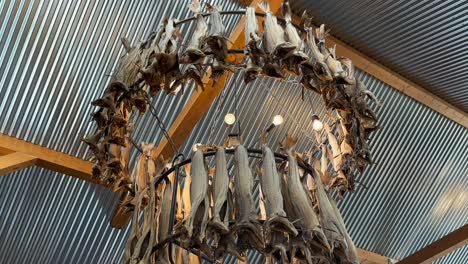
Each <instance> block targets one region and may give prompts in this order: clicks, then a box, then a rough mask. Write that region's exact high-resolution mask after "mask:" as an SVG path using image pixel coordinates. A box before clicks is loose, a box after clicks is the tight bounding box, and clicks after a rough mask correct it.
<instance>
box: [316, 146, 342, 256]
mask: <svg viewBox="0 0 468 264" xmlns="http://www.w3.org/2000/svg"><path fill="white" fill-rule="evenodd" d="M321 159H322V166H327V162H326V160H327V157H326V145H325V144H322V158H321ZM323 161H324V162H323ZM326 170H327V168H326V167H325V168H320V170H316V171H315V173H314V175H313V178H314V183H315V198H316V201H317V204H318V208H319V212H320V214H319V215H320V218H319V219H320V224H321V226H322V228H323V232H324V234H325V236H326V237H327V239H328V243H329V244H330V246H331V250H332V251H335V250H336V251H337V252H338V251H344V250H346V248H347V245H346V241H345V239H344V237H343V236H342V235H341V232H340V227H339V225H340V223H339V222H338V221H339V220H338V219H336V215H335V212H334V210H333V207H332V205H331V204H330V201H329V200H328V197H327V192H326V190H325V187H324V185H323V183H322V172H325V173H326Z"/></svg>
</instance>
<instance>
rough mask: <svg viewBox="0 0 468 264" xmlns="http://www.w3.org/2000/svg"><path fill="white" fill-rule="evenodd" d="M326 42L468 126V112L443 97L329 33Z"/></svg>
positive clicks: (447, 115)
mask: <svg viewBox="0 0 468 264" xmlns="http://www.w3.org/2000/svg"><path fill="white" fill-rule="evenodd" d="M293 21H294V22H295V23H299V21H300V19H299V17H298V16H293ZM326 43H327V46H333V45H336V54H337V55H338V56H343V57H347V58H349V59H351V60H352V61H353V63H354V65H355V66H356V67H357V68H359V69H360V70H363V71H365V72H367V73H368V74H370V75H372V76H374V77H375V78H377V79H379V80H381V81H383V82H384V83H386V84H388V85H390V86H392V87H393V88H395V89H396V90H398V91H400V92H402V93H404V94H405V95H407V96H409V97H411V98H413V99H414V100H416V101H418V102H420V103H422V104H424V105H426V106H427V107H429V108H431V109H432V110H434V111H436V112H438V113H440V114H442V115H444V116H446V117H447V118H449V119H451V120H453V121H455V122H457V123H459V124H461V125H463V126H465V127H468V113H465V112H464V111H463V110H461V109H458V108H457V107H455V106H453V105H451V104H450V103H448V102H447V101H445V100H444V99H442V98H440V97H438V96H436V95H435V94H433V93H431V92H429V91H428V90H426V89H424V88H423V87H421V86H419V85H417V84H415V83H414V82H412V81H410V80H408V79H406V78H405V77H403V76H401V75H400V74H398V73H396V72H394V71H392V70H391V69H389V68H387V67H385V66H383V65H382V64H380V63H378V62H377V61H375V60H374V59H372V58H370V57H368V56H366V55H364V54H363V53H361V52H359V51H357V50H356V49H354V48H352V47H350V46H349V45H347V44H345V43H344V42H342V41H341V40H338V39H337V38H335V37H333V36H331V35H330V36H329V37H328V38H327V42H326Z"/></svg>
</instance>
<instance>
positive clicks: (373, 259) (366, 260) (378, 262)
mask: <svg viewBox="0 0 468 264" xmlns="http://www.w3.org/2000/svg"><path fill="white" fill-rule="evenodd" d="M357 253H358V256H359V260H360V262H361V264H389V263H391V262H390V261H391V260H390V258H388V257H385V256H382V255H380V254H377V253H374V252H371V251H367V250H364V249H361V248H358V249H357Z"/></svg>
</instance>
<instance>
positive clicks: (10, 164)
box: [0, 152, 37, 176]
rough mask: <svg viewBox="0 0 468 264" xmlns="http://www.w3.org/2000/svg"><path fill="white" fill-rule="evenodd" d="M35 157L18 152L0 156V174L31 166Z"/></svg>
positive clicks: (34, 161)
mask: <svg viewBox="0 0 468 264" xmlns="http://www.w3.org/2000/svg"><path fill="white" fill-rule="evenodd" d="M36 160H37V158H36V157H34V156H30V155H27V154H24V153H20V152H14V153H10V154H7V155H4V156H0V176H3V175H5V174H8V173H12V172H14V171H17V170H21V169H24V168H27V167H29V166H32V165H34V164H35V163H36Z"/></svg>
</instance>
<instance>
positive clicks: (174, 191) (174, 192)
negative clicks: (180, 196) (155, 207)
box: [168, 154, 184, 234]
mask: <svg viewBox="0 0 468 264" xmlns="http://www.w3.org/2000/svg"><path fill="white" fill-rule="evenodd" d="M179 158H184V155H183V154H178V155H177V156H175V157H174V159H173V160H172V167H173V168H174V167H175V177H174V183H173V184H174V186H172V200H171V214H170V217H169V219H171V221H169V229H168V230H169V234H172V231H173V230H172V229H173V228H174V218H175V210H176V208H175V207H176V200H177V185H178V184H179V168H180V166H179V164H178V163H177V164H176V163H175V162H176V161H178V160H179ZM174 164H175V166H174Z"/></svg>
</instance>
